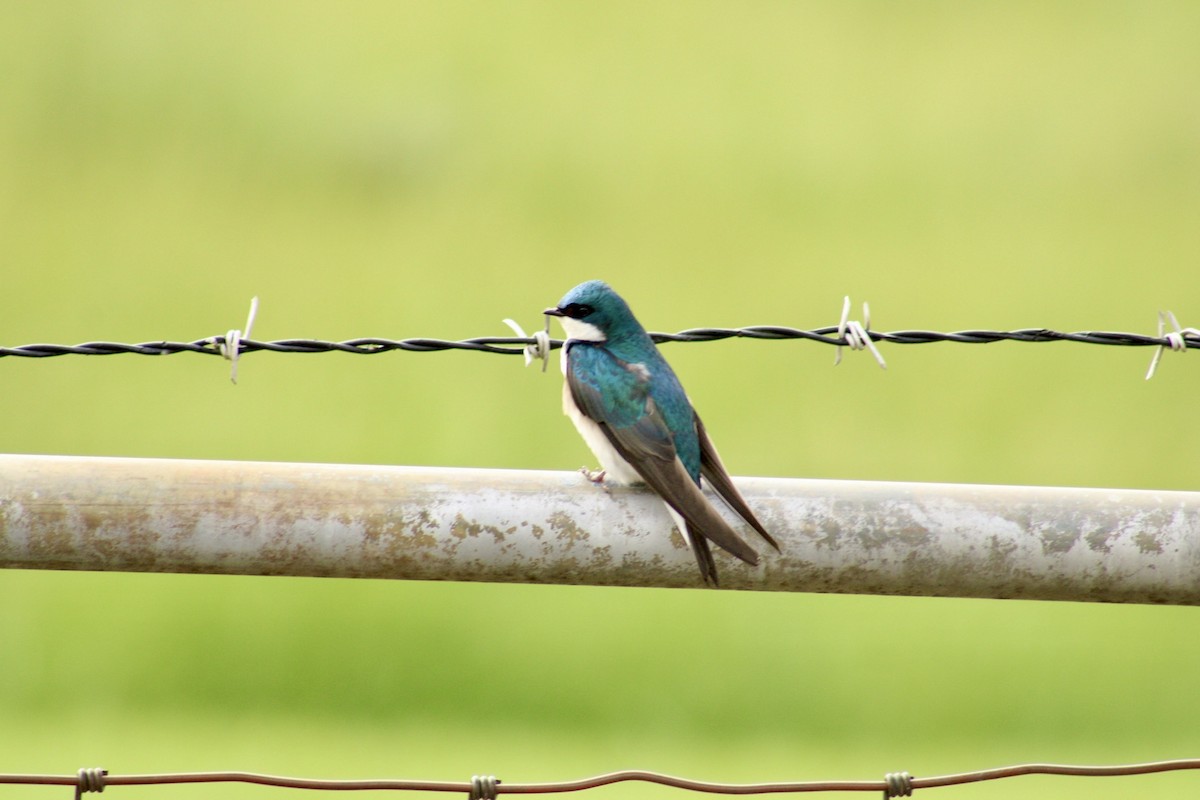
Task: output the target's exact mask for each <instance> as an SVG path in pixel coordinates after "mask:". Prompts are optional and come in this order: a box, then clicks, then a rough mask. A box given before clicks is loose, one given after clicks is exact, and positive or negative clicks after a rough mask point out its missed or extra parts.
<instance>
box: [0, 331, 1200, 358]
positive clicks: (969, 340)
mask: <svg viewBox="0 0 1200 800" xmlns="http://www.w3.org/2000/svg"><path fill="white" fill-rule="evenodd" d="M867 335H868V336H869V337H870V338H871V340H872V341H875V342H890V343H892V344H932V343H934V342H955V343H958V344H989V343H992V342H1001V341H1014V342H1077V343H1081V344H1098V345H1112V346H1123V347H1173V345H1172V339H1171V338H1170V337H1168V336H1147V335H1143V334H1139V333H1122V332H1117V331H1076V332H1073V333H1066V332H1063V331H1055V330H1051V329H1049V328H1021V329H1019V330H1012V331H994V330H965V331H954V332H950V333H942V332H938V331H925V330H905V331H890V332H888V331H882V332H880V331H867ZM650 337H651V338H652V339H653V340H654V341H655V342H658V343H664V342H715V341H720V340H723V339H762V340H795V339H800V340H807V341H811V342H820V343H821V344H829V345H840V346H846V345H847V344H849V342H848V341H847V339H846V337H845V336H839V335H838V328H837V327H836V326H832V327H825V328H815V329H813V330H802V329H799V328H788V327H782V326H777V325H754V326H750V327H745V328H689V329H687V330H683V331H679V332H678V333H661V332H655V333H651V334H650ZM1175 341H1182V343H1183V345H1184V347H1185V349H1191V348H1197V349H1200V335H1198V334H1196V333H1193V332H1190V331H1189V332H1187V333H1184V334H1183V335H1181V336H1179V337H1178V338H1177V339H1176V340H1175ZM236 344H237V347H238V352H239V353H242V354H244V353H254V352H258V351H268V352H273V353H332V352H339V353H352V354H355V355H375V354H377V353H387V352H391V351H393V350H405V351H409V352H417V353H429V352H436V351H443V350H473V351H476V352H484V353H500V354H504V355H522V354H523V353H524V352H525V348H526V347H528V346H530V345H536V344H537V340H536V339H535V338H533V337H520V336H479V337H475V338H471V339H463V340H449V339H433V338H414V339H383V338H377V337H364V338H359V339H348V340H346V341H341V342H333V341H327V340H324V339H279V340H276V341H258V340H254V339H240V338H239V339H237V341H236ZM225 345H226V337H225V336H210V337H208V338H206V339H198V340H196V341H193V342H168V341H155V342H142V343H140V344H125V343H121V342H84V343H82V344H76V345H62V344H27V345H21V346H17V347H0V358H3V357H17V358H52V357H55V356H65V355H86V356H108V355H119V354H132V355H142V356H161V355H174V354H176V353H200V354H203V355H210V356H223V355H225V352H224V346H225ZM562 345H563V340H561V339H550V340H549V348H550V349H551V350H557V349H559V348H561V347H562Z"/></svg>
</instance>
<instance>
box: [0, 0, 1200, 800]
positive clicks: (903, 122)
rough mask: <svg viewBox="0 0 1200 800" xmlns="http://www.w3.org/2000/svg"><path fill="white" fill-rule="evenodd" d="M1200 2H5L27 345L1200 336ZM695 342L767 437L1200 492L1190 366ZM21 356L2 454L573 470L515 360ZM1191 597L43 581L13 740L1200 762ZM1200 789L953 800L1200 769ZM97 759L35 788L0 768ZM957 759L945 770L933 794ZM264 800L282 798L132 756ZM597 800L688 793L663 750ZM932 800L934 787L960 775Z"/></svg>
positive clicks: (391, 754) (272, 757)
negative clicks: (578, 304) (830, 328)
mask: <svg viewBox="0 0 1200 800" xmlns="http://www.w3.org/2000/svg"><path fill="white" fill-rule="evenodd" d="M1198 36H1200V6H1196V5H1195V4H1190V3H1183V2H1179V3H1170V2H1150V3H1144V4H1138V5H1132V4H1117V3H1100V4H1094V5H1086V6H1085V5H1080V4H1076V3H1064V2H1050V3H1032V2H1029V3H1025V2H1019V3H1010V4H1002V5H995V6H988V5H979V4H977V5H961V4H951V3H934V2H921V3H914V4H903V5H895V4H889V3H882V2H866V1H864V2H851V3H804V4H788V3H767V2H764V3H759V4H733V3H728V4H720V3H697V4H675V3H663V2H651V3H624V2H618V3H605V4H595V5H590V6H589V5H580V4H562V3H550V2H517V3H511V4H503V5H487V4H482V3H465V2H444V3H432V2H429V3H395V4H393V3H380V2H365V1H364V2H349V3H341V4H336V5H334V4H327V5H325V4H316V3H302V4H287V5H284V4H268V3H258V2H253V3H232V2H215V3H207V4H202V5H197V6H194V7H193V6H187V7H184V6H177V5H171V4H159V3H150V2H130V3H124V4H119V5H113V4H107V3H94V2H77V3H56V2H52V3H44V4H19V3H7V4H2V5H0V74H3V75H4V76H5V78H4V80H3V81H0V269H2V270H3V273H2V275H3V282H2V284H0V286H2V289H0V298H2V299H0V344H4V345H19V344H28V343H32V342H57V343H76V342H82V341H88V340H112V341H134V342H137V341H150V340H160V339H172V340H190V339H195V338H201V337H204V336H210V335H216V334H223V333H224V332H225V331H226V330H227V329H229V328H232V327H240V326H241V325H242V321H243V320H244V317H245V312H246V307H247V305H248V302H249V299H250V297H251V296H252V295H259V296H260V297H261V298H262V308H261V310H260V313H259V319H258V323H257V325H256V328H255V331H254V334H255V338H264V339H277V338H289V337H314V338H325V339H342V338H350V337H358V336H380V337H394V338H403V337H444V338H465V337H470V336H482V335H505V334H506V333H507V329H506V328H505V327H504V326H503V325H502V324H501V322H500V320H501V318H503V317H514V318H516V319H517V320H518V321H520V322H521V323H522V324H524V325H525V326H526V328H533V327H536V326H538V325H540V323H541V319H540V315H539V312H540V310H541V309H542V308H544V307H545V306H547V305H549V304H552V303H553V302H555V301H556V300H557V299H558V298H559V297H560V296H561V295H562V293H563V292H564V291H565V290H566V289H568V288H570V287H571V286H572V285H574V284H575V283H578V282H579V281H581V280H584V279H588V278H594V277H601V278H605V279H607V280H608V281H609V282H611V283H612V284H613V285H614V286H615V287H616V288H617V289H618V290H619V291H621V292H622V293H623V294H624V295H625V296H626V297H627V299H628V300H629V301H630V302H631V304H632V305H633V307H634V309H635V310H636V311H637V312H638V314H639V316H640V317H641V318H642V321H643V322H645V323H646V325H647V327H649V328H651V329H655V330H678V329H681V328H684V327H694V326H708V325H720V326H726V325H727V326H737V325H750V324H778V325H795V326H799V327H806V328H808V327H817V326H821V325H828V324H833V323H835V322H836V321H837V316H838V314H839V312H840V308H841V299H842V296H843V295H846V294H849V295H851V296H852V297H853V299H854V300H855V302H856V305H857V303H858V302H861V301H862V300H869V301H870V302H871V306H872V312H873V314H872V315H873V322H874V326H875V327H876V328H878V329H881V330H896V329H907V328H924V329H932V330H958V329H965V328H1001V329H1008V328H1020V327H1053V328H1058V329H1062V330H1086V329H1095V330H1130V331H1137V332H1143V333H1151V332H1153V330H1154V323H1155V312H1156V311H1158V310H1159V309H1160V308H1170V309H1173V310H1174V311H1176V312H1177V313H1178V314H1179V316H1180V318H1181V320H1182V321H1183V324H1185V325H1193V326H1194V325H1200V302H1198V300H1197V298H1198V297H1200V278H1197V272H1196V264H1197V262H1198V257H1200V238H1198V237H1197V235H1196V231H1197V227H1196V221H1197V219H1200V147H1197V142H1198V141H1200V114H1198V113H1197V105H1196V98H1195V87H1196V85H1197V81H1198V80H1200V48H1197V47H1196V41H1197V37H1198ZM664 351H665V352H666V355H667V356H668V358H669V359H671V361H672V363H673V364H674V365H675V366H676V369H677V371H678V372H679V373H680V375H681V377H682V379H683V381H684V383H685V384H686V385H687V387H688V389H689V392H690V394H691V396H692V398H693V400H694V401H695V403H696V404H697V406H698V407H699V408H700V409H701V411H702V413H703V414H704V416H705V420H706V422H707V424H708V427H709V429H710V430H711V432H712V433H713V436H714V438H715V439H716V441H717V442H718V444H719V445H720V446H721V449H722V453H723V455H724V457H725V460H726V461H727V462H728V464H729V466H730V468H731V470H732V471H733V472H734V473H735V474H743V475H772V476H786V477H821V478H858V479H872V480H920V481H926V480H928V481H949V482H984V483H1009V484H1044V485H1064V486H1097V485H1098V486H1122V487H1132V488H1158V489H1185V490H1195V489H1197V488H1198V484H1200V469H1198V468H1197V457H1196V454H1197V452H1200V426H1197V425H1196V424H1195V414H1194V412H1193V411H1192V410H1191V405H1193V404H1194V398H1195V397H1196V396H1197V390H1198V389H1200V372H1197V365H1196V364H1195V363H1194V361H1195V356H1194V355H1187V356H1186V357H1185V356H1180V355H1176V354H1173V353H1167V354H1166V355H1165V356H1164V357H1163V363H1162V365H1161V366H1160V369H1159V374H1158V376H1157V377H1155V378H1154V380H1153V381H1150V382H1145V381H1143V380H1142V376H1143V374H1144V372H1145V369H1146V366H1147V365H1148V363H1149V361H1150V356H1151V353H1150V351H1149V350H1146V349H1132V348H1104V347H1089V346H1083V345H1073V344H1045V345H1024V344H1017V343H1005V344H995V345H991V346H987V347H981V346H965V345H954V344H942V345H928V346H922V347H915V346H914V347H904V346H897V345H893V346H885V347H884V355H885V356H886V357H887V358H888V361H889V368H888V370H887V371H886V372H882V371H880V370H879V369H878V368H877V367H876V366H875V365H874V363H873V361H871V359H870V358H869V357H867V356H866V355H865V354H854V353H851V354H849V355H848V356H847V360H848V363H843V364H842V365H841V366H839V367H838V368H837V369H833V368H832V360H833V351H832V349H831V348H828V347H825V346H823V345H817V344H810V343H803V342H750V341H729V342H723V343H715V344H686V345H685V344H673V345H667V346H665V347H664ZM239 373H240V376H239V377H240V380H239V385H238V386H236V387H234V386H231V385H230V383H229V380H228V365H227V364H226V363H224V362H222V361H220V360H218V359H206V358H202V357H200V356H191V355H178V356H173V357H170V358H155V359H151V358H143V357H136V356H115V357H108V358H82V357H65V358H59V359H45V360H32V359H30V360H26V359H14V358H5V359H0V386H3V392H0V452H15V453H61V454H76V455H119V456H159V457H172V458H232V459H262V460H295V461H318V462H349V463H380V464H429V465H444V466H470V467H501V468H542V469H574V468H576V467H578V466H579V465H581V464H584V463H590V461H591V456H590V454H588V453H587V451H586V449H585V447H584V445H583V444H582V442H580V441H579V440H578V438H577V437H576V435H575V433H574V431H573V430H572V428H571V426H570V424H569V423H568V422H567V421H566V420H565V419H563V418H562V416H561V415H560V411H559V403H560V381H561V378H560V377H559V376H558V375H557V374H555V371H554V370H551V371H550V372H549V373H548V374H546V375H543V374H541V373H540V372H538V371H536V370H533V369H530V370H523V369H522V368H521V363H520V360H519V359H514V358H503V357H499V356H489V355H485V354H475V353H458V352H456V353H439V354H413V353H392V354H387V355H378V356H372V357H357V356H349V355H343V354H328V355H322V356H316V355H310V356H299V355H295V356H289V355H272V354H254V355H250V356H247V357H246V358H245V359H244V360H243V361H242V363H241V365H240V369H239ZM1198 624H1200V616H1198V615H1197V612H1196V610H1195V609H1188V608H1152V607H1123V606H1092V605H1083V604H1071V603H1060V604H1050V603H1033V602H1015V601H1014V602H1002V601H979V600H975V601H959V600H939V599H904V598H898V599H884V598H869V597H850V596H845V597H838V596H816V595H787V596H785V595H778V596H776V595H756V594H735V593H724V592H711V591H658V590H628V591H623V590H614V589H585V588H560V587H521V586H484V585H458V584H445V585H442V584H415V583H414V584H404V583H387V582H366V581H360V582H355V581H345V580H312V579H290V578H262V579H257V578H226V577H198V576H172V575H152V576H151V575H117V574H91V573H77V574H71V573H61V574H59V573H36V572H16V571H4V572H0V753H3V755H2V756H0V772H42V771H44V772H56V773H72V772H74V771H75V770H76V769H77V768H79V767H81V766H91V765H103V766H105V767H107V768H109V769H110V770H111V771H113V772H114V773H116V772H120V773H130V772H158V771H193V770H209V769H219V770H248V771H262V772H277V773H284V774H289V773H290V774H299V775H305V776H310V777H343V778H352V777H389V776H390V777H412V778H426V779H443V780H466V779H468V778H469V777H470V776H471V775H472V774H476V773H492V774H496V775H498V776H500V777H501V778H503V779H507V780H509V781H511V782H534V781H548V780H557V779H566V778H573V777H580V776H582V775H585V774H591V773H598V772H605V771H610V770H616V769H625V768H635V767H636V768H643V769H651V770H658V771H666V772H674V773H679V774H684V775H688V776H691V777H697V778H704V779H710V780H718V781H765V780H784V779H792V780H809V779H811V780H817V779H834V778H862V779H868V778H870V779H879V778H882V776H883V774H884V773H885V772H889V771H896V770H908V771H910V772H912V773H913V774H914V775H931V774H940V773H946V772H956V771H961V770H968V769H978V768H983V767H990V766H1000V765H1003V764H1007V763H1012V762H1022V761H1056V760H1061V761H1073V762H1081V763H1117V762H1128V761H1139V760H1155V759H1163V758H1179V757H1187V756H1191V757H1194V756H1196V755H1197V754H1200V726H1198V725H1197V723H1196V720H1197V719H1198V718H1200V695H1198V694H1197V692H1196V690H1195V676H1196V674H1197V671H1198V670H1200V637H1198V636H1197V635H1196V630H1197V625H1198ZM1198 781H1200V777H1197V776H1195V775H1190V774H1175V775H1160V776H1151V777H1144V778H1123V779H1104V780H1100V779H1068V778H1021V779H1016V780H1014V781H1009V782H1001V783H994V784H980V785H975V786H967V787H960V788H949V789H939V790H937V796H939V797H943V796H944V797H947V798H990V797H996V798H999V797H1002V796H1003V797H1011V796H1013V795H1014V793H1019V796H1022V797H1037V798H1041V797H1047V798H1049V797H1053V798H1084V797H1087V798H1089V800H1091V799H1092V798H1109V797H1112V798H1117V797H1121V798H1124V797H1129V796H1137V795H1149V794H1150V793H1154V794H1155V796H1158V797H1184V796H1190V795H1193V794H1194V793H1195V790H1196V786H1197V785H1198ZM66 791H68V790H65V789H54V788H21V789H13V788H11V787H10V788H5V789H2V790H0V796H2V797H3V798H4V799H5V800H10V798H11V799H12V800H40V799H41V798H49V797H52V796H53V797H64V796H65V794H66ZM930 791H933V790H930ZM109 793H110V794H114V795H117V796H118V800H121V798H125V797H128V798H129V800H138V798H154V800H172V798H176V799H177V800H187V798H200V797H204V798H212V800H235V799H236V798H247V799H250V800H271V798H272V797H279V798H281V799H286V798H292V797H294V796H295V793H291V792H284V791H276V790H268V789H262V788H254V787H245V786H229V787H218V788H213V787H208V788H199V787H180V788H170V789H165V788H164V789H158V788H155V789H150V788H135V787H130V788H125V787H116V788H113V789H110V790H109ZM594 794H595V795H596V796H597V797H599V798H633V797H638V798H642V797H650V798H659V797H661V798H666V797H682V796H684V795H683V794H682V793H680V792H677V791H672V790H666V789H656V788H651V787H645V786H637V785H632V786H629V785H627V786H623V787H617V788H609V789H605V790H601V791H597V792H595V793H594ZM931 796H932V795H931Z"/></svg>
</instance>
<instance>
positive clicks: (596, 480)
mask: <svg viewBox="0 0 1200 800" xmlns="http://www.w3.org/2000/svg"><path fill="white" fill-rule="evenodd" d="M579 472H580V474H581V475H583V477H585V478H587V479H588V480H589V481H591V482H592V484H593V485H595V486H599V487H600V488H601V489H603V490H604V491H606V492H607V491H608V485H607V484H605V483H604V475H605V471H604V470H602V469H588V468H587V467H580V468H579Z"/></svg>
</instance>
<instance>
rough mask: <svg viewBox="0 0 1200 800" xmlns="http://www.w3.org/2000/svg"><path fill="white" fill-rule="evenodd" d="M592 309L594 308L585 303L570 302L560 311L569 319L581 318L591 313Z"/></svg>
mask: <svg viewBox="0 0 1200 800" xmlns="http://www.w3.org/2000/svg"><path fill="white" fill-rule="evenodd" d="M594 310H595V309H593V308H592V307H591V306H589V305H587V304H586V303H571V304H569V305H568V306H567V307H566V308H564V309H563V310H562V312H563V313H564V314H566V315H567V316H568V317H570V318H571V319H583V318H584V317H586V316H587V315H588V314H591V313H592V311H594Z"/></svg>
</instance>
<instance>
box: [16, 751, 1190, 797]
mask: <svg viewBox="0 0 1200 800" xmlns="http://www.w3.org/2000/svg"><path fill="white" fill-rule="evenodd" d="M1179 770H1200V758H1188V759H1178V760H1174V761H1152V762H1147V763H1141V764H1122V765H1116V766H1076V765H1071V764H1018V765H1016V766H1011V767H996V768H993V769H983V770H977V771H975V772H959V773H955V774H951V775H938V776H933V777H929V778H914V777H912V776H911V775H909V774H908V773H907V772H894V773H888V774H887V775H886V776H885V778H884V780H882V781H879V780H875V781H871V780H866V781H861V780H859V781H856V780H835V781H799V782H779V783H713V782H709V781H697V780H692V779H690V778H680V777H677V776H674V775H664V774H662V773H660V772H645V771H642V770H624V771H621V772H609V773H607V774H604V775H596V776H594V777H591V778H580V779H578V780H573V781H560V782H557V783H501V782H500V781H499V780H497V779H496V778H494V777H491V776H479V775H476V776H473V777H472V778H471V780H470V781H469V782H465V783H464V782H461V781H417V780H321V779H312V778H289V777H284V776H281V775H264V774H261V773H255V772H182V773H163V774H151V775H107V777H105V778H104V779H103V781H104V783H103V784H102V785H101V789H102V788H103V785H107V786H151V785H154V786H164V785H168V784H183V783H251V784H257V785H260V786H275V787H280V788H285V789H317V790H327V791H362V790H370V789H375V790H391V791H412V792H454V793H462V792H465V793H467V795H468V797H470V798H479V799H480V800H494V798H496V797H497V796H498V795H501V794H560V793H565V792H578V791H583V790H587V789H597V788H599V787H601V786H610V785H612V784H615V783H626V782H641V783H652V784H657V785H659V786H669V787H673V788H676V789H685V790H688V791H692V792H704V793H708V794H787V793H800V792H884V793H885V796H886V797H907V796H910V795H911V794H912V793H913V792H914V791H915V790H917V789H933V788H937V787H940V786H957V785H961V784H965V783H978V782H980V781H994V780H1002V779H1005V778H1015V777H1018V776H1020V775H1066V776H1075V777H1081V776H1086V777H1096V778H1102V777H1114V776H1120V775H1150V774H1153V773H1158V772H1174V771H1179ZM83 772H85V770H81V771H80V776H75V775H20V774H16V775H4V774H0V785H4V784H25V785H44V786H76V787H78V786H80V785H81V781H83V777H82V774H83ZM87 772H96V770H87ZM95 791H100V789H96V790H95Z"/></svg>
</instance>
